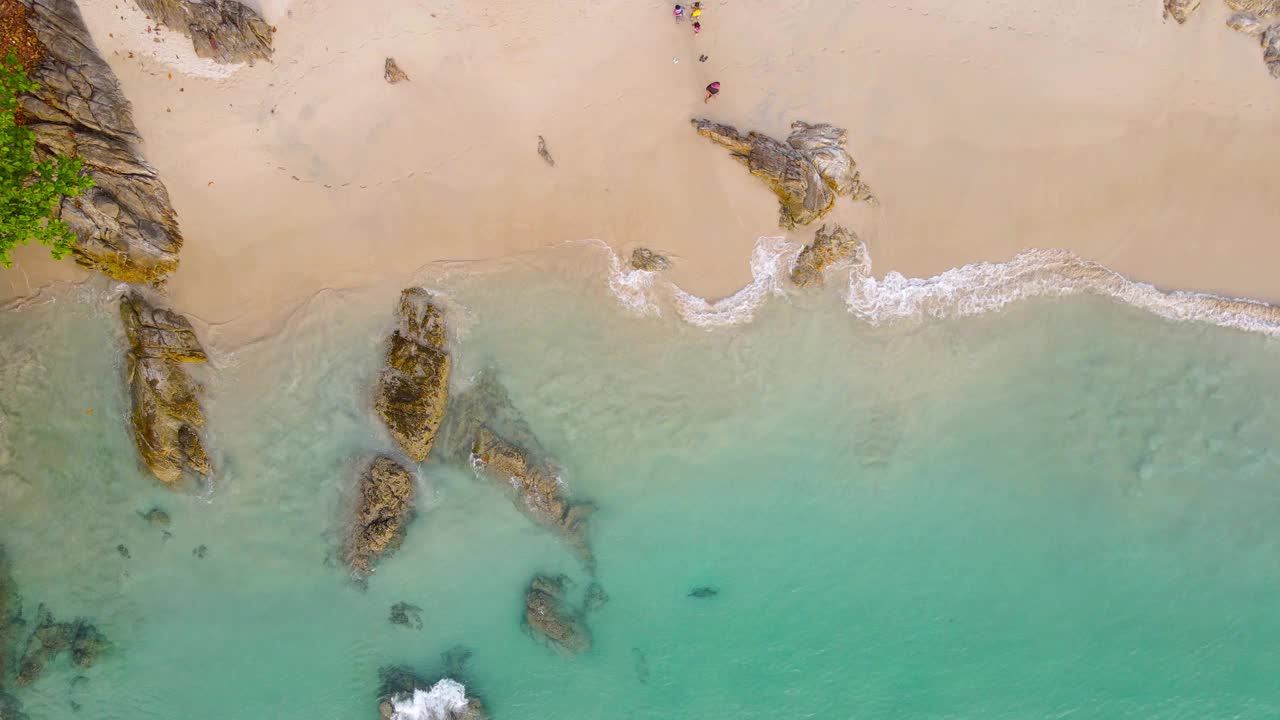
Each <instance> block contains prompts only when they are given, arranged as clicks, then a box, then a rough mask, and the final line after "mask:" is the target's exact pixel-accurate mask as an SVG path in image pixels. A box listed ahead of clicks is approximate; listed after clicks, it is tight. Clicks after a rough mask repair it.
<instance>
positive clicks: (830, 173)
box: [693, 120, 873, 229]
mask: <svg viewBox="0 0 1280 720" xmlns="http://www.w3.org/2000/svg"><path fill="white" fill-rule="evenodd" d="M693 125H694V127H695V128H697V131H698V134H700V135H702V136H703V137H706V138H709V139H710V140H712V141H713V142H715V143H716V144H718V145H720V146H721V147H724V148H727V149H728V150H729V152H730V153H731V154H732V155H733V157H734V159H736V160H738V161H739V162H741V163H743V164H744V165H746V166H747V169H748V170H749V171H750V172H751V174H752V175H755V176H756V177H758V178H760V179H762V180H764V181H765V182H766V183H767V184H768V185H769V187H770V188H771V189H772V190H773V192H774V194H775V195H777V196H778V202H779V204H780V206H781V207H780V210H779V215H778V222H779V224H780V225H781V226H782V227H784V228H788V229H791V228H794V227H796V226H797V225H807V224H809V223H811V222H813V221H814V220H817V219H818V218H820V217H822V216H823V215H826V214H827V212H829V211H830V210H831V208H832V207H833V206H834V205H835V202H836V196H837V195H848V196H851V197H853V198H854V199H856V200H872V199H873V196H872V194H871V191H870V189H869V188H868V187H867V186H866V185H865V184H864V183H863V182H862V180H861V178H860V176H859V174H858V173H857V171H856V169H855V167H856V166H855V164H854V162H853V158H851V157H849V154H848V152H847V151H846V150H845V147H844V146H845V142H846V139H847V133H846V132H845V131H844V130H841V129H840V128H836V127H833V126H831V125H825V124H823V125H809V124H808V123H803V122H796V123H794V124H793V125H792V133H791V135H790V136H788V138H787V142H785V143H782V142H778V141H777V140H774V139H773V138H771V137H769V136H767V135H761V134H760V133H757V132H751V133H747V134H746V135H743V134H742V133H740V132H738V130H737V129H736V128H734V127H732V126H729V125H721V124H719V123H715V122H711V121H710V120H693Z"/></svg>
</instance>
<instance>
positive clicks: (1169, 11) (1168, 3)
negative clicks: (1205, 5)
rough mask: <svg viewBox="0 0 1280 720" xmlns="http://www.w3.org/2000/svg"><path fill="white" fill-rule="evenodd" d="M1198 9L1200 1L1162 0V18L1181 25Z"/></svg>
mask: <svg viewBox="0 0 1280 720" xmlns="http://www.w3.org/2000/svg"><path fill="white" fill-rule="evenodd" d="M1199 7H1200V0H1164V16H1165V17H1166V18H1173V19H1174V20H1177V21H1178V24H1179V25H1181V24H1182V23H1184V22H1186V21H1187V18H1189V17H1191V13H1193V12H1195V11H1196V9H1197V8H1199Z"/></svg>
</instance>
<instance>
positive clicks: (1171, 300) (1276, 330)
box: [609, 237, 1280, 336]
mask: <svg viewBox="0 0 1280 720" xmlns="http://www.w3.org/2000/svg"><path fill="white" fill-rule="evenodd" d="M801 247H802V246H801V245H799V244H797V243H791V242H787V241H786V240H785V239H784V238H778V237H762V238H760V239H759V240H757V241H756V246H755V249H754V251H753V252H752V256H751V275H752V280H751V282H750V283H748V284H747V285H746V286H745V287H743V288H742V289H741V290H739V291H738V292H736V293H734V294H733V295H731V296H729V297H727V298H724V299H721V300H718V301H715V302H710V301H708V300H706V299H704V298H701V297H698V296H696V295H693V294H691V293H688V292H685V291H684V290H682V289H681V288H679V287H678V286H676V285H674V284H673V283H670V282H663V281H660V280H659V279H658V277H657V275H658V274H657V273H652V272H644V271H638V270H633V271H630V272H627V271H626V270H625V269H624V268H623V264H622V263H621V261H619V259H618V258H617V256H616V255H615V256H613V259H612V264H611V267H612V271H611V273H610V278H609V286H610V288H611V289H612V290H613V292H614V294H615V295H616V296H617V297H618V299H619V300H620V301H621V302H622V303H623V305H624V306H626V307H627V308H629V309H631V310H632V311H634V312H636V313H637V314H642V315H660V314H661V306H662V303H661V300H662V298H663V294H664V293H667V294H669V295H670V297H671V298H673V300H674V305H675V307H676V311H677V312H678V314H679V315H680V317H681V318H683V319H684V320H685V321H687V322H689V323H692V324H694V325H698V326H701V327H707V328H711V327H720V326H726V325H735V324H738V323H743V322H748V321H750V320H751V319H752V318H753V316H754V313H755V311H756V309H757V308H759V307H760V305H761V304H763V303H764V302H765V301H766V300H768V298H769V297H770V296H774V295H783V296H785V295H788V294H791V293H796V292H800V291H799V290H798V289H796V288H794V287H792V286H791V285H790V283H788V282H786V277H787V276H788V275H789V274H790V273H791V269H792V268H793V267H794V265H795V261H796V257H797V256H798V255H799V253H800V250H801ZM859 255H860V257H861V258H862V260H861V261H860V262H856V263H846V264H844V266H843V269H844V270H845V271H846V272H847V273H848V284H847V289H846V290H845V294H844V302H845V305H846V307H847V308H848V310H849V312H850V314H852V315H854V316H856V317H857V318H859V319H861V320H863V321H865V322H867V323H869V324H871V325H876V326H885V325H893V324H896V323H902V322H908V321H914V320H920V319H924V318H955V317H966V316H971V315H979V314H982V313H987V312H992V311H995V310H999V309H1001V308H1003V307H1005V306H1006V305H1008V304H1010V303H1013V302H1017V301H1018V300H1022V299H1025V298H1033V297H1063V296H1067V295H1083V294H1091V295H1099V296H1103V297H1109V298H1112V299H1114V300H1118V301H1120V302H1123V303H1126V304H1128V305H1132V306H1134V307H1138V308H1142V309H1145V310H1147V311H1149V312H1151V313H1154V314H1156V315H1158V316H1160V317H1163V318H1167V319H1169V320H1177V321H1192V322H1200V323H1207V324H1211V325H1217V326H1220V327H1229V328H1236V329H1239V330H1245V331H1248V332H1256V333H1262V334H1264V335H1270V336H1280V307H1278V306H1275V305H1268V304H1267V303H1264V302H1259V301H1256V300H1247V299H1238V298H1227V297H1222V296H1218V295H1212V294H1209V293H1200V292H1189V291H1184V290H1173V291H1165V290H1160V289H1159V288H1156V287H1154V286H1152V285H1149V284H1147V283H1140V282H1135V281H1133V280H1130V279H1128V278H1126V277H1124V276H1123V275H1121V274H1120V273H1117V272H1115V271H1114V270H1111V269H1109V268H1107V267H1106V266H1104V265H1102V264H1101V263H1098V262H1094V261H1092V260H1086V259H1084V258H1081V257H1079V256H1078V255H1075V254H1074V253H1072V252H1070V251H1067V250H1028V251H1025V252H1022V253H1019V254H1018V255H1017V256H1015V257H1014V258H1013V259H1012V260H1009V261H1008V262H1002V263H990V262H983V263H974V264H971V265H964V266H961V267H958V268H952V269H951V270H947V271H946V272H943V273H941V274H938V275H934V276H933V277H928V278H909V277H906V276H904V275H902V274H901V273H898V272H890V273H888V274H886V275H885V277H884V278H883V279H877V278H876V277H875V276H874V275H873V274H872V271H871V259H870V256H869V255H868V253H867V251H866V247H865V245H864V246H863V247H862V251H861V252H860V253H859ZM838 272H839V270H838V269H833V270H829V271H828V273H827V281H828V283H829V284H830V283H834V282H838V279H837V278H838ZM637 273H643V275H644V277H643V279H639V278H637V277H636V276H637Z"/></svg>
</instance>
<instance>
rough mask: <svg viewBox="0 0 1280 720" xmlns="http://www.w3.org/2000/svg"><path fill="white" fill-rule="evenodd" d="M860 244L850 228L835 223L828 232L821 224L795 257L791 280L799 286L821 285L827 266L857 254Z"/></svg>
mask: <svg viewBox="0 0 1280 720" xmlns="http://www.w3.org/2000/svg"><path fill="white" fill-rule="evenodd" d="M861 247H862V244H861V243H859V242H858V236H857V235H855V234H854V233H853V231H852V230H846V229H845V228H843V227H841V226H839V225H836V226H835V227H834V228H833V229H832V230H831V231H830V232H828V231H827V226H826V225H823V226H822V227H821V228H819V229H818V232H817V234H816V235H814V238H813V242H812V243H810V244H808V245H806V246H805V248H804V249H803V250H801V251H800V256H799V257H797V258H796V266H795V268H794V269H793V270H792V271H791V282H793V283H795V284H796V285H799V286H800V287H814V286H820V285H822V282H823V279H824V277H825V276H824V272H825V271H826V269H827V267H829V266H830V265H832V264H834V263H837V262H839V261H841V260H845V259H847V258H850V257H853V256H855V255H857V254H858V251H859V248H861Z"/></svg>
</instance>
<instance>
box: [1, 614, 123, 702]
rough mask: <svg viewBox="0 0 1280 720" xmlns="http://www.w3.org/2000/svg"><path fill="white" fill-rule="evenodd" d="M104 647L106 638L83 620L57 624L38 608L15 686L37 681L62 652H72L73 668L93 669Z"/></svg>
mask: <svg viewBox="0 0 1280 720" xmlns="http://www.w3.org/2000/svg"><path fill="white" fill-rule="evenodd" d="M106 644H107V639H106V637H105V636H104V635H103V634H102V633H101V632H99V631H98V629H97V628H95V627H94V626H93V625H90V624H89V623H88V622H85V621H84V620H82V619H77V620H75V621H74V622H65V623H63V622H56V621H55V620H54V619H53V616H52V615H51V614H49V611H48V610H45V609H44V608H43V607H41V608H40V610H39V613H38V618H37V622H36V629H35V630H34V631H33V632H32V633H31V637H30V638H28V639H27V647H26V651H25V652H24V653H23V654H22V659H21V660H20V661H19V663H18V676H17V679H16V680H15V684H16V685H17V686H18V687H24V686H27V685H30V684H31V683H33V682H35V681H36V680H38V679H39V678H40V675H41V674H43V673H44V668H45V665H47V664H48V663H49V661H50V660H52V659H53V658H55V657H57V655H58V654H59V653H61V652H62V651H64V650H70V651H71V661H72V662H73V663H74V664H75V666H76V667H79V668H90V667H93V665H94V664H95V663H97V662H98V659H99V658H100V657H101V656H102V653H103V651H104V650H105V648H106Z"/></svg>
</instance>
